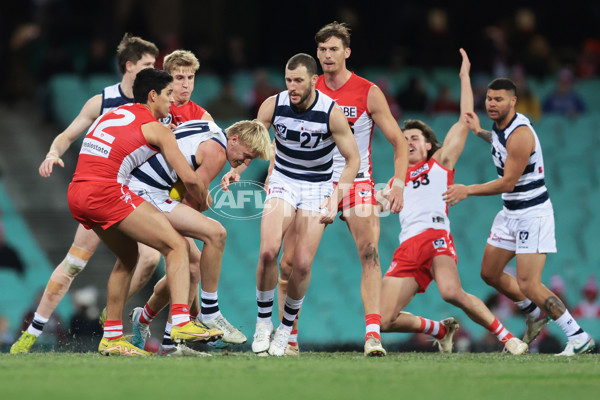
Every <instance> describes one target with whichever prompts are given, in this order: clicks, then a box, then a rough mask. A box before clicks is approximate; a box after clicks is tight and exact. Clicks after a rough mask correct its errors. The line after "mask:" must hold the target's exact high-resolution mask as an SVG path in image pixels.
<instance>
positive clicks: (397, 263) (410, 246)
mask: <svg viewBox="0 0 600 400" xmlns="http://www.w3.org/2000/svg"><path fill="white" fill-rule="evenodd" d="M460 53H461V55H462V64H461V68H460V81H461V101H460V108H461V114H464V113H465V112H472V111H473V92H472V89H471V79H470V77H469V70H470V67H471V63H470V62H469V58H468V57H467V54H466V52H465V51H464V50H463V49H460ZM402 130H403V131H404V135H405V136H406V138H407V141H408V144H409V149H410V156H409V161H408V162H409V168H408V172H407V174H406V183H407V185H406V188H405V189H404V202H405V203H404V208H403V209H402V211H400V215H399V217H400V225H401V226H402V231H401V232H400V235H399V240H400V247H398V249H396V251H395V252H394V257H393V260H392V263H391V265H390V268H389V269H388V271H387V272H386V274H385V277H384V278H383V289H382V293H381V328H382V330H383V331H384V332H414V333H426V334H429V335H432V336H433V337H434V338H435V339H436V342H437V343H438V346H439V350H440V352H441V353H451V352H452V338H453V336H454V333H455V332H456V329H457V328H458V323H457V322H456V320H455V319H454V318H446V319H444V320H443V321H432V320H429V319H427V318H423V317H420V316H415V315H412V314H410V313H407V312H403V311H402V310H403V309H404V308H405V307H406V306H407V305H408V304H409V303H410V302H411V300H412V299H413V298H414V296H415V295H416V294H417V293H424V292H425V290H427V287H428V286H429V284H430V283H431V281H432V280H435V281H436V283H437V286H438V289H439V292H440V295H441V296H442V298H443V299H444V300H445V301H447V302H448V303H450V304H453V305H455V306H457V307H459V308H461V309H462V310H463V311H464V312H465V314H467V316H468V317H469V318H471V319H472V320H473V321H474V322H476V323H478V324H479V325H481V326H483V327H484V328H486V329H487V330H488V331H489V332H490V333H492V334H493V335H495V336H496V337H497V338H498V340H499V341H500V342H501V343H503V344H504V347H505V349H506V351H508V352H510V353H512V354H523V353H525V352H527V350H528V347H527V344H525V343H524V342H522V341H521V340H520V339H517V338H516V337H514V336H513V335H512V334H511V333H510V332H509V331H508V330H507V329H506V328H505V327H504V326H503V325H502V323H501V322H500V321H499V320H498V319H497V318H496V317H495V316H494V315H493V314H492V313H491V311H490V310H489V309H488V308H487V307H486V306H485V304H484V303H483V302H482V301H481V300H480V299H478V298H477V297H475V296H473V295H471V294H469V293H466V292H465V291H464V290H463V288H462V286H461V283H460V278H459V275H458V269H457V262H458V258H457V256H456V248H455V246H454V240H453V238H452V235H451V233H450V221H449V219H448V205H447V204H446V203H445V202H444V200H443V198H442V193H444V192H445V191H446V189H447V187H448V184H450V183H452V182H453V180H454V167H455V165H456V162H457V161H458V158H459V157H460V155H461V153H462V151H463V149H464V146H465V141H466V140H467V136H468V134H469V127H468V125H467V123H466V117H465V116H464V115H461V116H460V117H459V120H458V121H457V122H456V123H455V124H454V125H453V126H452V127H451V128H450V130H449V131H448V133H447V135H446V138H445V139H444V143H443V145H442V146H440V144H439V142H438V141H437V139H436V137H435V134H434V133H433V130H432V129H431V128H430V127H429V126H427V125H426V124H425V123H424V122H422V121H418V120H409V121H405V123H404V125H403V127H402ZM394 179H395V178H394ZM389 191H390V188H389V187H388V188H386V189H384V190H383V191H381V192H379V193H378V194H377V196H378V198H385V197H387V195H388V192H389Z"/></svg>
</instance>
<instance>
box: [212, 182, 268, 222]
mask: <svg viewBox="0 0 600 400" xmlns="http://www.w3.org/2000/svg"><path fill="white" fill-rule="evenodd" d="M228 189H229V190H227V191H225V190H223V189H221V186H216V187H214V188H213V189H212V190H211V191H210V194H211V196H212V198H213V203H212V206H211V210H212V211H213V212H215V213H217V214H218V215H220V216H222V217H225V218H229V219H235V220H249V219H256V218H261V216H262V214H263V208H264V202H265V190H264V184H263V183H262V182H256V181H240V182H234V183H232V184H230V185H229V188H228Z"/></svg>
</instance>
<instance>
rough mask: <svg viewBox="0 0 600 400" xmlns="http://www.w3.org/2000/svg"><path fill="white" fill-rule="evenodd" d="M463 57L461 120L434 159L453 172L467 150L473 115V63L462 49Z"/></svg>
mask: <svg viewBox="0 0 600 400" xmlns="http://www.w3.org/2000/svg"><path fill="white" fill-rule="evenodd" d="M460 54H461V56H462V64H461V66H460V72H459V76H460V118H459V120H458V121H457V122H456V123H455V124H454V125H452V127H451V128H450V130H449V131H448V133H447V134H446V138H445V139H444V144H443V145H442V148H441V149H440V150H439V151H438V152H437V154H434V156H433V157H434V158H435V159H436V160H438V161H439V162H440V163H441V164H442V165H443V166H444V167H446V168H448V169H450V170H453V169H454V166H455V165H456V162H457V161H458V158H459V157H460V155H461V154H462V151H463V150H464V148H465V142H466V141H467V136H468V135H469V125H468V124H467V115H466V114H467V113H473V90H472V88H471V78H470V76H469V71H470V70H471V62H470V61H469V57H468V56H467V53H466V52H465V51H464V50H463V49H460Z"/></svg>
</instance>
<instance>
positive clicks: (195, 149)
mask: <svg viewBox="0 0 600 400" xmlns="http://www.w3.org/2000/svg"><path fill="white" fill-rule="evenodd" d="M174 133H175V137H176V139H177V144H178V145H179V149H180V150H181V152H182V153H183V155H184V157H185V159H186V160H187V162H188V164H189V165H190V167H192V168H195V170H196V174H197V175H198V176H199V177H200V179H201V181H202V182H203V183H204V185H205V186H206V187H208V186H209V184H210V182H211V181H212V180H213V179H214V178H215V177H216V176H217V175H218V174H219V173H220V172H221V170H222V169H223V167H224V166H225V163H226V162H229V164H230V165H231V166H232V167H233V168H236V167H238V166H240V165H242V164H245V165H246V166H247V165H249V164H250V161H252V160H253V159H255V158H257V157H261V158H262V159H269V158H270V155H271V143H270V139H269V132H268V131H267V129H266V128H265V127H264V125H263V124H262V123H260V122H258V121H240V122H237V123H235V124H233V125H232V126H230V127H229V128H227V129H226V130H225V131H223V130H221V128H219V127H218V126H217V125H216V124H215V123H214V122H208V121H188V122H185V123H183V124H181V125H179V126H178V127H177V129H176V130H175V131H174ZM177 179H178V176H177V174H176V172H175V171H174V170H173V168H172V167H171V166H170V165H169V164H168V163H167V162H166V161H165V159H164V157H162V155H160V154H157V155H156V156H155V157H154V158H153V159H152V160H151V161H147V162H146V163H144V164H142V165H141V166H140V167H139V168H137V169H136V170H134V171H133V176H132V179H131V180H130V182H129V188H130V190H131V191H133V192H134V193H137V194H138V195H140V196H141V197H142V198H144V199H145V200H147V201H148V202H150V203H151V204H153V205H154V206H155V207H156V208H158V209H159V210H160V211H161V212H163V213H164V215H165V216H166V217H167V219H168V220H169V222H170V223H171V225H173V227H174V228H175V229H176V230H177V231H178V232H179V233H181V234H182V235H184V236H186V237H187V238H188V242H189V244H190V295H189V300H188V304H190V303H191V302H193V301H194V299H195V298H196V297H197V295H198V282H199V281H200V280H201V282H202V289H201V299H202V307H201V310H200V312H199V313H197V315H193V317H195V319H196V320H197V322H198V323H203V324H204V325H206V326H208V327H209V328H211V329H216V330H220V331H222V332H223V338H222V341H223V342H225V343H234V344H242V343H245V342H246V337H245V336H244V334H243V333H242V332H241V331H240V330H239V329H237V328H235V327H234V326H233V325H231V324H230V323H229V322H228V321H227V319H226V318H225V317H224V316H223V315H222V314H221V310H220V309H219V301H218V299H219V297H218V294H217V289H218V285H219V276H220V274H221V261H222V258H223V251H224V249H225V239H226V236H227V232H226V231H225V228H224V227H223V226H222V225H221V224H220V223H219V222H217V221H216V220H214V219H211V218H208V217H206V216H204V215H202V214H201V213H200V212H199V211H200V210H195V209H193V208H191V207H189V206H188V205H187V204H186V203H181V202H179V201H176V200H173V199H172V198H171V197H169V189H170V188H171V186H173V184H174V183H175V182H177ZM180 195H181V194H180ZM194 239H197V240H200V241H202V242H203V243H204V246H203V249H202V252H200V250H199V249H198V247H197V246H196V244H195V242H194ZM168 303H169V287H168V282H167V279H166V277H163V278H162V279H161V280H160V281H159V282H158V283H157V284H156V286H155V287H154V293H153V294H152V296H151V297H150V299H149V300H148V302H147V303H146V304H145V306H144V307H143V308H141V307H138V308H135V309H134V311H133V312H132V322H133V333H134V336H133V338H132V343H133V344H134V345H135V346H137V347H139V348H144V344H145V341H146V338H147V337H148V334H149V329H150V323H151V322H152V320H153V319H154V318H155V317H156V315H157V314H158V313H159V312H160V310H162V309H163V308H164V307H165V306H166V305H167V304H168ZM170 331H171V323H170V322H168V323H167V327H166V329H165V335H167V334H168V335H169V338H168V341H167V342H164V341H163V346H162V354H165V355H171V356H173V355H174V356H178V355H198V354H197V352H194V351H193V350H192V349H187V348H185V347H182V346H181V345H179V346H174V345H173V343H171V341H170Z"/></svg>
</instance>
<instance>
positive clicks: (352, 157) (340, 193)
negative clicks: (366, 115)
mask: <svg viewBox="0 0 600 400" xmlns="http://www.w3.org/2000/svg"><path fill="white" fill-rule="evenodd" d="M329 128H330V129H331V135H332V137H333V140H334V141H335V144H336V145H337V148H338V150H339V151H340V154H341V155H342V157H344V158H345V159H346V165H345V166H344V169H343V170H342V174H341V175H340V180H339V182H338V185H337V187H336V189H335V190H334V192H333V193H332V194H331V197H329V198H327V200H325V202H324V203H323V204H322V205H321V208H324V209H326V212H325V213H324V214H323V215H322V216H321V219H320V221H321V223H324V224H330V223H332V222H333V220H334V219H335V216H336V214H337V210H338V204H339V201H340V200H341V199H342V198H343V197H344V194H345V193H346V192H347V191H348V189H350V186H351V185H352V182H354V178H355V177H356V174H357V173H358V169H359V167H360V155H359V154H358V146H357V145H356V140H355V139H354V136H353V135H352V131H351V130H350V126H349V125H348V120H347V119H346V116H345V115H344V112H343V111H342V109H341V108H340V107H339V106H338V105H335V106H334V107H333V110H331V115H330V117H329Z"/></svg>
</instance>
